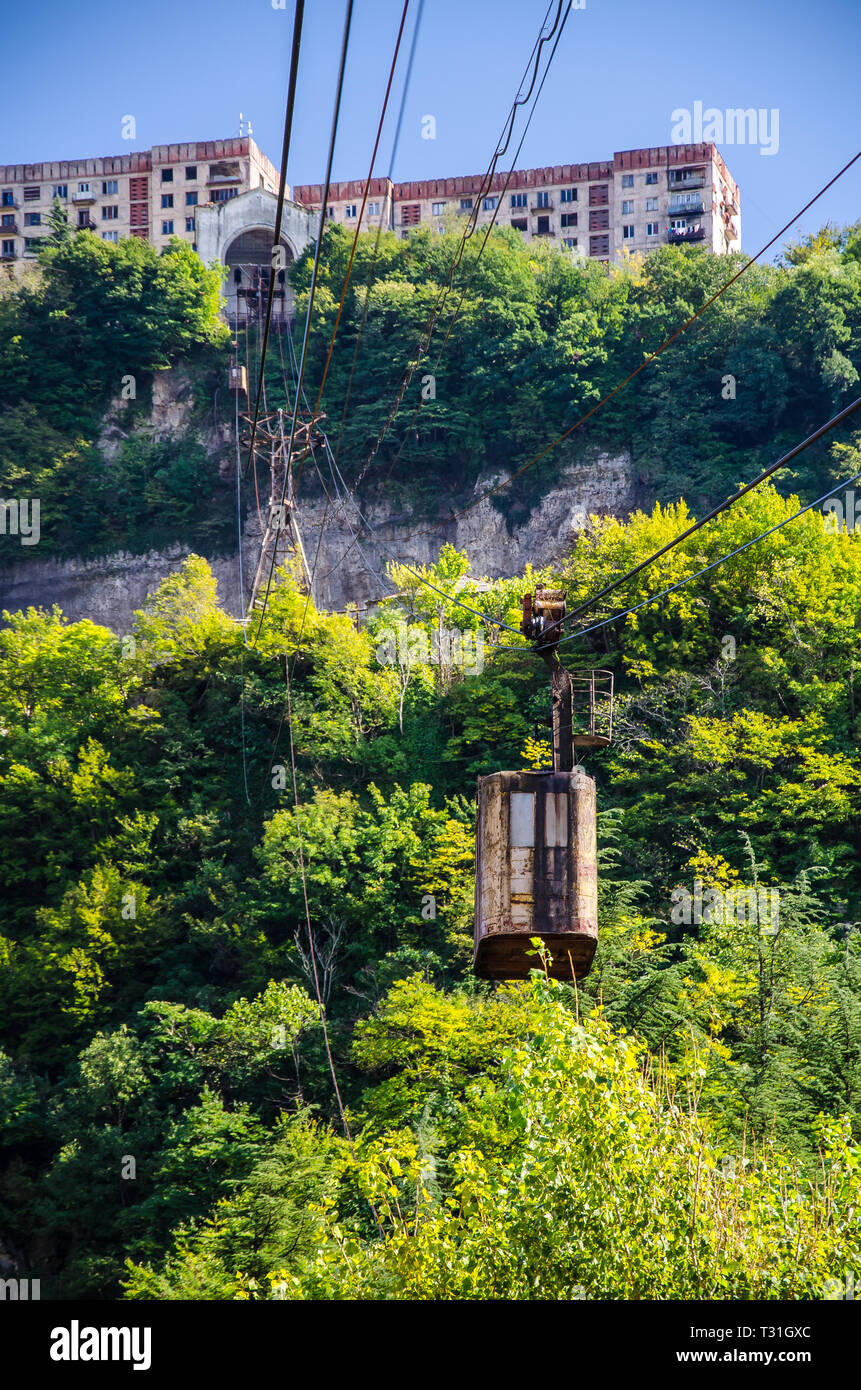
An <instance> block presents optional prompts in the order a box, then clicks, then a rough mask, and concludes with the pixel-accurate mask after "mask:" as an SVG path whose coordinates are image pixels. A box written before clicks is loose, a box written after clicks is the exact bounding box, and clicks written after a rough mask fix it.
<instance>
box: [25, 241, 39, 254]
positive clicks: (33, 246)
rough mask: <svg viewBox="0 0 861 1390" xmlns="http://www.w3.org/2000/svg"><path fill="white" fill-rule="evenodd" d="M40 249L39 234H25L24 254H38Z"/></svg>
mask: <svg viewBox="0 0 861 1390" xmlns="http://www.w3.org/2000/svg"><path fill="white" fill-rule="evenodd" d="M38 250H39V237H37V236H25V238H24V255H25V256H35V254H36V252H37V251H38Z"/></svg>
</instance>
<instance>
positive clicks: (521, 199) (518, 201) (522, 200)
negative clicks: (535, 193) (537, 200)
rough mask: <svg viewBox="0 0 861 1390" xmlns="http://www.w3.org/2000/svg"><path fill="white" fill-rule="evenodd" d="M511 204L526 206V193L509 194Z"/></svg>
mask: <svg viewBox="0 0 861 1390" xmlns="http://www.w3.org/2000/svg"><path fill="white" fill-rule="evenodd" d="M511 206H512V207H513V208H525V207H526V194H525V193H512V195H511Z"/></svg>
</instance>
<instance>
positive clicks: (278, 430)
mask: <svg viewBox="0 0 861 1390" xmlns="http://www.w3.org/2000/svg"><path fill="white" fill-rule="evenodd" d="M242 421H243V424H244V425H245V426H246V427H247V428H248V433H249V438H250V426H251V417H250V416H243V417H242ZM313 434H314V421H313V420H302V421H297V423H296V430H295V433H294V437H293V449H292V451H291V455H290V457H289V458H288V457H287V439H286V436H285V431H284V417H283V412H282V411H280V410H278V411H275V412H274V413H269V414H265V415H260V416H258V419H257V431H256V439H255V452H256V447H257V442H258V441H259V444H260V446H261V452H263V450H264V449H265V448H266V447H267V446H268V449H269V500H268V502H267V504H266V512H265V514H263V515H262V516H261V520H262V522H263V539H262V541H261V546H260V555H259V557H258V560H257V569H256V571H255V574H254V583H253V585H252V588H251V601H250V603H249V607H248V611H249V612H251V611H252V610H253V609H256V610H257V611H258V612H259V611H261V610H262V609H263V607H264V603H265V595H266V590H267V586H268V584H269V577H270V575H274V573H275V571H276V570H277V569H278V568H279V566H281V565H284V564H285V563H286V561H287V560H288V559H290V558H291V557H292V556H295V557H296V558H297V559H298V560H299V566H300V570H301V579H300V588H301V589H302V591H303V592H304V593H306V594H310V593H311V573H310V570H309V569H308V560H307V557H306V555H305V547H304V546H303V544H302V536H301V534H300V531H299V520H298V515H297V508H296V497H295V493H294V490H293V457H294V456H296V455H300V454H302V453H304V452H305V450H306V449H307V448H309V447H310V445H311V442H312V439H313ZM253 462H254V461H253ZM285 473H286V477H287V482H286V487H285V482H284V478H285ZM282 496H283V498H284V500H283V502H282V500H281V499H282Z"/></svg>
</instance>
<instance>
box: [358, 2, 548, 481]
mask: <svg viewBox="0 0 861 1390" xmlns="http://www.w3.org/2000/svg"><path fill="white" fill-rule="evenodd" d="M563 4H564V0H559V3H558V8H557V11H556V18H555V19H554V21H553V26H552V28H551V30H550V32H549V33H548V34H544V32H543V31H544V27H545V25H546V23H547V16H548V15H549V14H550V11H551V9H552V7H553V5H552V0H551V3H550V5H549V6H548V8H547V12H546V14H545V16H544V20H543V21H542V25H541V30H540V31H539V35H538V38H537V39H536V40H535V43H534V44H533V47H532V53H531V54H530V55H529V60H528V62H527V64H526V70H525V73H524V76H523V77H522V78H521V82H520V87H519V88H518V91H517V96H516V97H515V99H514V102H513V103H512V106H511V111H510V113H509V116H508V117H507V119H506V123H505V125H504V126H503V133H502V135H501V136H500V138H499V141H498V142H497V146H496V150H495V152H494V154H493V156H492V158H491V161H490V164H489V165H488V168H487V170H486V172H485V174H484V176H483V178H482V181H481V185H480V187H479V190H478V193H477V194H476V195H475V206H474V207H473V209H472V212H471V214H470V216H469V218H468V219H467V222H466V225H465V227H464V230H463V234H462V235H461V238H460V241H459V243H458V247H457V250H456V252H455V255H454V258H453V260H452V262H451V265H450V266H449V269H448V273H447V275H446V280H445V283H444V285H443V286H442V288H441V289H440V291H439V293H438V295H437V297H436V299H435V301H434V303H433V305H432V306H431V311H430V314H429V316H428V321H427V324H426V325H425V328H424V331H423V333H422V336H421V337H420V339H419V341H418V344H417V346H416V349H415V353H414V355H413V358H412V360H411V361H410V363H409V365H408V367H407V370H406V373H405V374H404V378H403V381H402V382H401V386H400V388H399V390H398V394H397V396H396V397H395V401H394V404H393V405H392V407H391V409H390V411H389V414H388V416H387V418H386V421H385V423H384V425H383V428H382V430H381V431H380V433H379V435H378V436H377V438H376V440H375V441H374V444H373V446H372V448H371V451H370V453H369V455H368V457H367V459H366V460H365V463H364V465H363V467H362V470H361V472H360V473H359V476H358V477H357V479H356V481H355V482H354V483H353V489H355V488H357V487H359V486H360V484H361V482H362V480H363V478H364V477H365V474H366V473H367V471H368V469H369V468H370V466H371V464H372V463H373V461H374V458H375V457H376V455H377V453H378V452H379V449H380V447H381V446H382V443H383V441H384V439H385V437H386V435H387V434H388V432H389V429H390V428H391V425H392V424H393V422H394V420H395V417H396V416H397V413H398V411H399V410H400V407H401V403H402V402H403V398H404V396H405V394H406V392H407V390H408V389H409V385H410V382H411V381H412V379H413V376H414V375H415V371H416V367H417V366H418V363H419V360H420V359H421V358H422V357H423V356H424V354H425V353H426V352H427V349H428V346H429V344H430V340H431V337H432V336H433V330H434V327H435V325H436V322H437V320H438V318H439V316H440V314H441V313H442V311H443V309H444V308H445V303H446V300H447V298H448V295H449V292H450V291H451V288H452V284H453V280H454V274H455V271H456V270H457V268H458V266H459V265H460V263H461V260H462V259H463V253H464V250H465V249H466V243H467V241H468V240H469V239H470V237H471V236H472V235H473V233H474V232H475V228H476V225H477V222H478V213H479V209H480V205H481V202H482V199H483V198H484V196H485V194H486V193H487V192H488V190H489V189H490V187H491V185H492V183H493V178H494V175H495V173H496V165H497V164H498V162H499V160H500V159H501V158H502V156H503V155H504V154H505V152H506V150H507V149H508V145H509V143H510V140H511V134H512V130H513V128H514V121H515V118H516V114H517V108H518V106H522V105H524V104H525V103H526V102H527V101H528V100H529V98H530V96H531V95H532V90H533V87H534V85H535V79H536V76H537V74H538V68H539V66H540V62H541V49H542V48H543V46H544V44H545V43H548V42H549V41H550V39H551V38H552V37H553V35H554V34H555V33H556V30H557V26H558V25H559V18H560V14H561V13H562V8H563ZM569 13H570V7H568V6H567V5H566V6H565V14H564V18H563V19H562V25H561V28H559V35H558V37H557V40H556V45H558V43H559V38H561V35H562V30H563V29H564V28H565V24H566V23H567V20H568V15H569ZM555 51H556V46H554V49H553V52H554V53H555ZM533 57H534V58H535V67H534V69H533V73H532V81H531V82H530V85H529V88H528V90H527V92H526V94H525V96H521V95H520V93H521V91H522V88H523V83H524V82H525V81H526V77H527V76H528V74H529V65H530V63H531V62H532V59H533ZM552 60H553V55H552V54H551V57H550V60H549V62H548V68H549V63H550V62H552ZM545 76H546V73H545ZM542 85H543V84H542ZM509 177H510V176H509ZM498 209H499V205H498V204H497V207H496V208H494V209H493V218H492V219H491V223H490V225H491V226H492V225H493V223H494V222H495V220H496V217H497V214H498Z"/></svg>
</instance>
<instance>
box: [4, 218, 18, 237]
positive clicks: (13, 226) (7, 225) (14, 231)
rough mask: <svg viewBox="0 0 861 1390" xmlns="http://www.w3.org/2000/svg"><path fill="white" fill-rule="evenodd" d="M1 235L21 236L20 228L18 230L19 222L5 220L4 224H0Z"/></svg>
mask: <svg viewBox="0 0 861 1390" xmlns="http://www.w3.org/2000/svg"><path fill="white" fill-rule="evenodd" d="M0 236H4V237H10V236H20V232H19V230H18V223H17V222H4V223H3V224H2V226H0Z"/></svg>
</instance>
